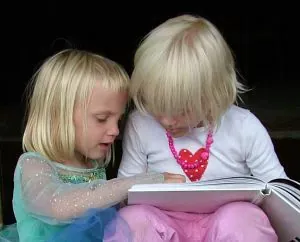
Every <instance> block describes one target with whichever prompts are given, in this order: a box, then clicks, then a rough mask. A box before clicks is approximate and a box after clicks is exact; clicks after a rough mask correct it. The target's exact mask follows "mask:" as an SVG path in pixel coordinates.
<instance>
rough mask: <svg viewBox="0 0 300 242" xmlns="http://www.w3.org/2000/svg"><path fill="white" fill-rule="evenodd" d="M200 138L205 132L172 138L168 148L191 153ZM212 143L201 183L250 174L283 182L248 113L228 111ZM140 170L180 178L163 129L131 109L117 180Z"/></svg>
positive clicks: (271, 149) (257, 123)
mask: <svg viewBox="0 0 300 242" xmlns="http://www.w3.org/2000/svg"><path fill="white" fill-rule="evenodd" d="M206 137H207V130H206V129H205V128H194V129H193V130H192V132H190V133H189V134H187V135H185V136H183V137H179V138H174V146H175V148H176V150H177V151H178V152H179V151H180V150H181V149H183V148H186V149H189V150H190V151H191V152H192V153H194V152H196V151H197V150H198V149H199V148H201V147H204V146H205V141H206ZM213 140H214V142H213V144H212V145H211V148H210V158H209V160H208V166H207V168H206V170H205V172H204V174H203V176H202V178H201V180H205V179H213V178H219V177H228V176H242V175H254V176H256V177H259V178H261V179H263V180H264V181H269V180H271V179H274V178H279V177H287V175H286V173H285V171H284V168H283V166H282V165H281V164H280V162H279V160H278V157H277V155H276V153H275V151H274V147H273V144H272V141H271V138H270V136H269V134H268V132H267V130H266V129H265V127H264V126H263V125H262V123H261V122H260V121H259V120H258V118H257V117H256V116H255V115H254V114H253V113H251V112H250V111H249V110H247V109H243V108H240V107H237V106H235V105H233V106H232V107H230V108H229V109H228V111H227V112H226V113H225V114H224V115H223V117H222V119H221V123H220V125H219V126H218V128H217V129H216V130H215V132H214V134H213ZM145 171H149V172H150V171H155V172H170V173H176V174H183V175H185V173H184V172H183V170H182V168H181V166H180V165H179V164H178V163H177V162H176V160H175V159H174V156H173V154H172V153H171V151H170V148H169V144H168V139H167V136H166V131H165V130H164V128H163V127H162V126H161V125H160V124H159V123H158V122H157V121H156V120H155V119H154V118H153V117H152V116H150V115H143V114H141V113H139V112H138V111H136V110H135V111H133V112H132V113H131V114H130V115H129V118H128V121H127V124H126V127H125V132H124V136H123V156H122V160H121V164H120V167H119V172H118V176H119V177H122V176H123V177H124V176H132V175H135V174H139V173H142V172H145ZM187 180H189V179H187Z"/></svg>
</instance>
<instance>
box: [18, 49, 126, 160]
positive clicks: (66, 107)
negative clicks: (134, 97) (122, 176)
mask: <svg viewBox="0 0 300 242" xmlns="http://www.w3.org/2000/svg"><path fill="white" fill-rule="evenodd" d="M98 81H100V82H101V83H102V85H103V87H104V88H109V89H112V90H114V91H126V90H127V89H128V84H129V77H128V74H127V73H126V71H125V70H124V69H123V68H122V67H121V66H120V65H118V64H117V63H116V62H114V61H112V60H109V59H107V58H105V57H102V56H99V55H97V54H94V53H90V52H87V51H83V50H75V49H67V50H63V51H61V52H59V53H57V54H55V55H53V56H52V57H50V58H48V59H47V60H45V62H44V63H43V64H42V66H41V67H40V68H39V70H38V71H37V72H36V73H35V74H34V76H33V78H32V82H31V83H29V86H28V87H29V97H30V99H29V103H28V105H29V106H28V108H29V109H28V120H27V124H26V127H25V131H24V135H23V150H24V151H33V152H39V153H40V154H42V155H44V156H45V157H47V158H48V159H50V160H53V161H59V160H71V159H73V158H74V157H75V127H74V123H73V114H74V106H75V104H76V103H77V102H80V103H81V105H83V106H82V108H83V110H84V112H85V113H86V110H87V105H88V102H89V99H90V96H91V92H92V89H93V87H94V85H95V83H96V82H98ZM83 123H84V124H85V127H86V121H85V120H84V118H83ZM111 153H112V152H111V151H109V152H108V154H107V156H106V159H105V161H104V165H107V164H108V162H109V161H110V160H111ZM113 155H114V153H113ZM113 159H114V156H113Z"/></svg>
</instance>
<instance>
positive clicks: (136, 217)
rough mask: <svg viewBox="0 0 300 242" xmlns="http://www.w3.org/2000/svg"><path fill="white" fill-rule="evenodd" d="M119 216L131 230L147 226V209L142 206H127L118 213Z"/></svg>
mask: <svg viewBox="0 0 300 242" xmlns="http://www.w3.org/2000/svg"><path fill="white" fill-rule="evenodd" d="M119 214H120V216H121V217H122V218H123V219H124V220H125V221H126V222H127V223H128V224H129V226H130V227H131V228H136V227H142V226H147V223H148V214H149V208H148V207H147V206H144V205H132V206H127V207H124V208H122V209H120V211H119Z"/></svg>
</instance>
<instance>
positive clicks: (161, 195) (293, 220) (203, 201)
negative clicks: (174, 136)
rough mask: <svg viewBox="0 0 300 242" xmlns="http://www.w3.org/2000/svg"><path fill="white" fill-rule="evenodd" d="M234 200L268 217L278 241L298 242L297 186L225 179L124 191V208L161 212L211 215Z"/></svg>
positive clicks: (290, 182)
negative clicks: (146, 207) (137, 206)
mask: <svg viewBox="0 0 300 242" xmlns="http://www.w3.org/2000/svg"><path fill="white" fill-rule="evenodd" d="M234 201H248V202H251V203H254V204H256V205H258V206H260V207H261V208H262V209H263V210H264V212H265V213H266V214H267V215H268V217H269V219H270V221H271V223H272V225H273V227H274V229H275V230H276V232H277V235H278V237H279V241H283V242H290V241H300V183H299V182H297V181H294V180H291V179H275V180H272V181H270V182H268V183H265V182H264V181H262V180H260V179H258V178H255V177H252V176H246V177H229V178H219V179H214V180H206V181H199V182H192V183H180V184H139V185H134V186H133V187H132V188H130V189H129V191H128V205H133V204H147V205H152V206H156V207H158V208H161V209H163V210H171V211H182V212H195V213H211V212H214V211H215V210H217V209H218V208H219V207H220V206H222V205H224V204H226V203H229V202H234Z"/></svg>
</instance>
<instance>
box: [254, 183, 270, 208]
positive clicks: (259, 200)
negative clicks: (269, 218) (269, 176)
mask: <svg viewBox="0 0 300 242" xmlns="http://www.w3.org/2000/svg"><path fill="white" fill-rule="evenodd" d="M270 194H271V189H270V188H269V187H268V186H266V187H265V189H262V190H261V191H260V192H259V193H257V196H256V197H254V198H253V199H252V201H251V202H252V203H253V204H256V205H258V206H259V205H260V204H261V203H262V201H263V200H264V198H265V197H267V196H269V195H270Z"/></svg>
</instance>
